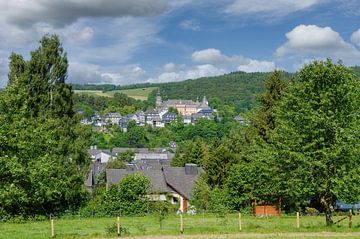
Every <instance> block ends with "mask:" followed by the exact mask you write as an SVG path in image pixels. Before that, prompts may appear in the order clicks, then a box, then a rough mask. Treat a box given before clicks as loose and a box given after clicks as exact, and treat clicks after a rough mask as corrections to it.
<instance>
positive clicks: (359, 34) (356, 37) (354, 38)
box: [351, 28, 360, 46]
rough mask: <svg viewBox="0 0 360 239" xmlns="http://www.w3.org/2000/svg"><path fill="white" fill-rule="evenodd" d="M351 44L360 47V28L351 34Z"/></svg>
mask: <svg viewBox="0 0 360 239" xmlns="http://www.w3.org/2000/svg"><path fill="white" fill-rule="evenodd" d="M351 42H352V43H354V44H357V45H359V46H360V28H359V29H358V30H357V31H355V32H353V34H351Z"/></svg>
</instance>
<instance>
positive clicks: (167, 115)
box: [163, 111, 177, 118]
mask: <svg viewBox="0 0 360 239" xmlns="http://www.w3.org/2000/svg"><path fill="white" fill-rule="evenodd" d="M168 117H169V118H172V117H175V118H176V117H177V114H175V113H173V112H169V111H168V112H166V113H165V114H164V115H163V118H168Z"/></svg>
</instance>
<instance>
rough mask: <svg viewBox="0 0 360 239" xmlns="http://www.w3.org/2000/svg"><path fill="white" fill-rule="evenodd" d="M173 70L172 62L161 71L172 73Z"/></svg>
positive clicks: (174, 66)
mask: <svg viewBox="0 0 360 239" xmlns="http://www.w3.org/2000/svg"><path fill="white" fill-rule="evenodd" d="M175 68H176V65H175V64H174V63H172V62H169V63H167V64H165V65H164V66H163V70H164V71H165V72H172V71H174V70H175Z"/></svg>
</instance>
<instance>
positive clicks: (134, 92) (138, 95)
mask: <svg viewBox="0 0 360 239" xmlns="http://www.w3.org/2000/svg"><path fill="white" fill-rule="evenodd" d="M155 89H157V88H156V87H148V88H139V89H129V90H113V91H107V92H102V91H101V90H75V93H76V94H88V95H97V96H107V97H113V96H114V94H115V93H116V92H119V93H124V94H126V95H127V96H129V97H131V98H134V99H137V100H147V98H148V96H149V94H150V93H151V92H152V91H153V90H155Z"/></svg>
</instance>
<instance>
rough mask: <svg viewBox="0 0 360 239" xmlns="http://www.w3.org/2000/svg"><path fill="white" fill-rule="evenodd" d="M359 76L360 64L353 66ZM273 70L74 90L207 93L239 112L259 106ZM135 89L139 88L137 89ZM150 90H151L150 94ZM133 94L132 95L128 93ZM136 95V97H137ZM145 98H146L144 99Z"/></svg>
mask: <svg viewBox="0 0 360 239" xmlns="http://www.w3.org/2000/svg"><path fill="white" fill-rule="evenodd" d="M350 69H352V70H353V71H354V73H355V74H356V75H357V77H360V67H359V66H354V67H350ZM270 74H271V73H263V72H256V73H246V72H233V73H230V74H225V75H221V76H214V77H203V78H199V79H195V80H186V81H181V82H169V83H158V84H150V83H144V84H137V85H127V86H115V85H73V88H74V89H75V90H89V91H90V90H92V91H95V90H97V91H104V92H103V93H102V92H100V93H101V94H105V95H111V94H113V92H116V91H122V93H125V94H126V93H127V91H130V92H131V89H132V90H133V91H134V89H146V93H149V95H148V96H149V98H148V100H149V101H150V102H153V103H154V102H155V95H156V92H157V90H156V89H157V88H159V89H160V93H161V96H162V97H163V99H165V100H166V99H191V100H196V99H197V98H199V100H201V99H202V97H203V96H204V95H205V96H206V97H207V98H208V99H209V101H210V103H212V102H213V103H214V102H215V101H216V102H217V103H220V104H226V105H232V106H234V107H235V109H236V111H237V112H243V111H248V110H250V109H252V108H253V107H254V106H256V105H257V99H256V95H257V94H259V93H261V92H263V91H264V81H265V80H266V79H267V77H268V76H269V75H270ZM283 75H284V77H285V78H286V79H291V77H292V76H293V75H294V74H293V73H287V72H284V73H283ZM135 91H136V90H135ZM150 91H152V92H151V93H150ZM127 95H128V96H129V97H132V96H131V94H127ZM134 98H136V97H134ZM142 100H143V99H142Z"/></svg>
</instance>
